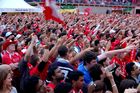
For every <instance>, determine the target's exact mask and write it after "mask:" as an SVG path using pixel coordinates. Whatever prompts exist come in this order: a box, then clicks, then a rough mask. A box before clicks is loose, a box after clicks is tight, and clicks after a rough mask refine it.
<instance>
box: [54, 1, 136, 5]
mask: <svg viewBox="0 0 140 93" xmlns="http://www.w3.org/2000/svg"><path fill="white" fill-rule="evenodd" d="M56 2H58V3H72V4H75V3H80V4H99V5H128V4H136V3H137V1H136V0H56Z"/></svg>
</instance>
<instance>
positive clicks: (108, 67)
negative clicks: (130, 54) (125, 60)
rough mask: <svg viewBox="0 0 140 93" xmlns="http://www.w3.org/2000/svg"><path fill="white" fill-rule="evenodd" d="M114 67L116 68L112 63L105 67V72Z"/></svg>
mask: <svg viewBox="0 0 140 93" xmlns="http://www.w3.org/2000/svg"><path fill="white" fill-rule="evenodd" d="M115 67H116V64H115V63H112V64H111V65H109V66H107V67H106V68H105V70H106V71H109V72H111V71H112V70H113V69H114V68H115Z"/></svg>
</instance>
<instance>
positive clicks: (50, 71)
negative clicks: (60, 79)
mask: <svg viewBox="0 0 140 93" xmlns="http://www.w3.org/2000/svg"><path fill="white" fill-rule="evenodd" d="M57 68H58V66H57V65H56V64H51V65H50V66H49V68H48V74H47V80H48V81H52V80H53V78H52V76H53V75H55V70H56V69H57Z"/></svg>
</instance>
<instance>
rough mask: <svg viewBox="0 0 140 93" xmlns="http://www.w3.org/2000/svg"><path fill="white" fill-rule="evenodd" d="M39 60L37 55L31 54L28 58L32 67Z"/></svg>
mask: <svg viewBox="0 0 140 93" xmlns="http://www.w3.org/2000/svg"><path fill="white" fill-rule="evenodd" d="M38 61H39V57H38V56H37V55H32V56H31V58H30V63H31V65H32V66H33V67H35V66H36V64H37V62H38Z"/></svg>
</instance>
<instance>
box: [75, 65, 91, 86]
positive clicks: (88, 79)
mask: <svg viewBox="0 0 140 93" xmlns="http://www.w3.org/2000/svg"><path fill="white" fill-rule="evenodd" d="M78 70H79V71H81V72H83V73H84V81H85V83H86V84H87V85H88V84H89V83H91V82H92V79H91V76H90V74H89V71H88V70H87V69H86V68H85V66H84V64H83V63H81V64H80V65H79V66H78Z"/></svg>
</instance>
